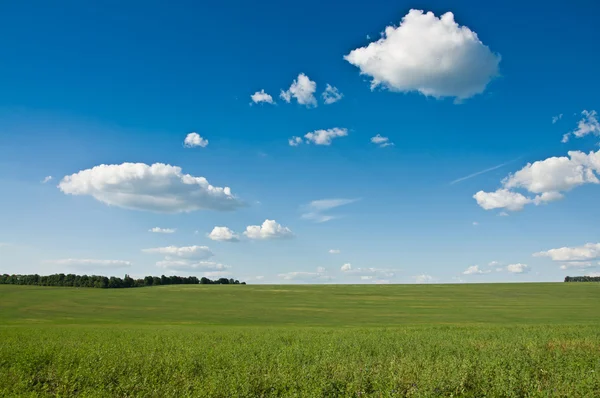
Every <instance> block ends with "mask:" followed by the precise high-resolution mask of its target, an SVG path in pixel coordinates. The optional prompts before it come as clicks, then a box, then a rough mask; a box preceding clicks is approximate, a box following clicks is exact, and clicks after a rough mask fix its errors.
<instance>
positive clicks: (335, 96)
mask: <svg viewBox="0 0 600 398" xmlns="http://www.w3.org/2000/svg"><path fill="white" fill-rule="evenodd" d="M321 95H322V96H323V102H325V104H327V105H330V104H333V103H335V102H338V101H339V100H341V99H342V97H343V96H344V94H342V93H340V92H339V90H338V89H337V87H333V86H331V85H329V84H327V87H325V91H323V94H321Z"/></svg>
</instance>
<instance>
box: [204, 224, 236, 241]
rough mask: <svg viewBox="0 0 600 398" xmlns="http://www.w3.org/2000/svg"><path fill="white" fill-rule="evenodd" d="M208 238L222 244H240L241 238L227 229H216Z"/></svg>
mask: <svg viewBox="0 0 600 398" xmlns="http://www.w3.org/2000/svg"><path fill="white" fill-rule="evenodd" d="M208 238H209V239H211V240H216V241H220V242H239V240H240V237H239V235H237V234H236V233H235V232H233V231H232V230H231V229H229V228H227V227H214V228H213V230H212V231H211V232H210V233H209V234H208Z"/></svg>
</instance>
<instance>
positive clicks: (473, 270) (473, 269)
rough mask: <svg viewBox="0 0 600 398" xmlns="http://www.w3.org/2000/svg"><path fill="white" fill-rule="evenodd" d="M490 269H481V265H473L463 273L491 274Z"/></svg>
mask: <svg viewBox="0 0 600 398" xmlns="http://www.w3.org/2000/svg"><path fill="white" fill-rule="evenodd" d="M490 272H492V271H490V270H485V271H484V270H482V269H479V265H472V266H470V267H469V268H467V269H466V270H464V271H463V275H483V274H489V273H490Z"/></svg>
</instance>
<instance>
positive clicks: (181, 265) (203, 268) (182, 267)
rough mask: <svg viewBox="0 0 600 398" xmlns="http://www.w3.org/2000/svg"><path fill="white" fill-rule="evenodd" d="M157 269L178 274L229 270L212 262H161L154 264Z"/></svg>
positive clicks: (225, 266) (227, 267)
mask: <svg viewBox="0 0 600 398" xmlns="http://www.w3.org/2000/svg"><path fill="white" fill-rule="evenodd" d="M156 266H157V267H160V268H165V269H168V270H172V271H179V272H208V271H224V270H226V269H229V268H231V267H230V266H228V265H224V264H220V263H215V262H213V261H197V262H193V261H188V260H163V261H158V262H157V263H156Z"/></svg>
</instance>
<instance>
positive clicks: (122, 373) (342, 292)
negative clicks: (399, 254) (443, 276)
mask: <svg viewBox="0 0 600 398" xmlns="http://www.w3.org/2000/svg"><path fill="white" fill-rule="evenodd" d="M159 279H160V278H159ZM152 280H153V284H154V278H152ZM599 287H600V286H599V285H598V284H592V283H588V284H586V283H576V284H514V285H510V284H505V285H435V286H409V285H404V286H401V285H398V286H247V288H244V289H235V288H231V287H230V286H214V285H212V286H203V285H178V286H153V287H150V288H146V289H108V290H102V289H72V288H60V287H53V288H44V287H37V286H6V285H4V286H0V380H1V382H0V396H11V397H12V396H19V397H20V396H31V397H33V396H35V397H44V396H48V397H49V396H61V397H72V396H73V397H74V396H85V397H409V396H410V397H450V396H454V397H549V396H552V397H593V396H600V377H598V374H599V373H600V361H599V360H598V352H599V351H600V317H599V316H598V310H597V303H598V299H600V289H599Z"/></svg>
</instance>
